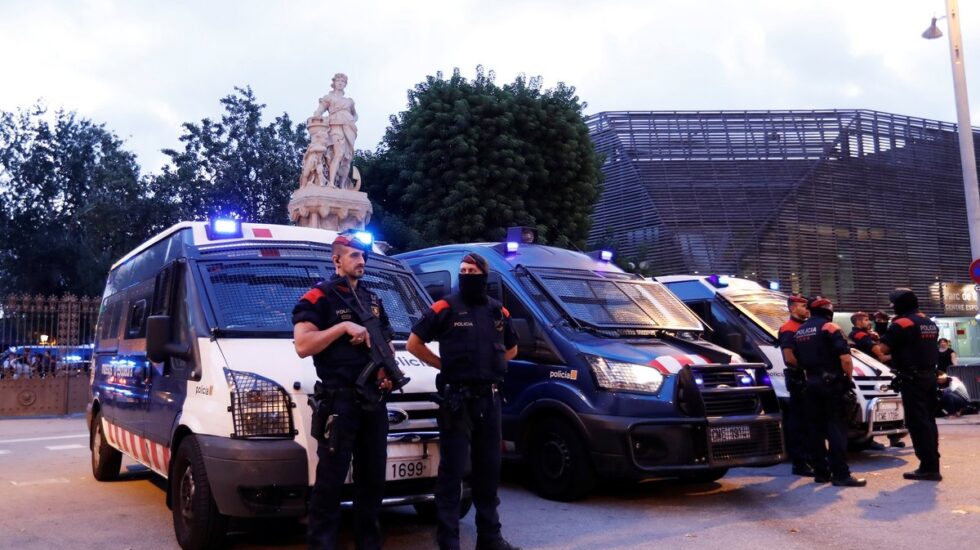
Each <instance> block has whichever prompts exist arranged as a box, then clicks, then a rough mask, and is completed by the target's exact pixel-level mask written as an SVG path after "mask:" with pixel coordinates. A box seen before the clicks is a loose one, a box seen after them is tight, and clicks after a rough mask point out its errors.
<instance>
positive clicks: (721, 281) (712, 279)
mask: <svg viewBox="0 0 980 550" xmlns="http://www.w3.org/2000/svg"><path fill="white" fill-rule="evenodd" d="M708 282H709V283H711V285H712V286H714V287H717V288H724V287H726V286H728V284H729V283H731V282H732V278H731V277H729V276H728V275H709V276H708Z"/></svg>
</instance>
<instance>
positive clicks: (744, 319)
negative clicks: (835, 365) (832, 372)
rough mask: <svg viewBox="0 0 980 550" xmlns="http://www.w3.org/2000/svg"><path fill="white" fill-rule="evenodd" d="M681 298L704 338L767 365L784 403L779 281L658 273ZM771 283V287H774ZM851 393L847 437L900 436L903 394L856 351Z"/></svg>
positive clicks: (880, 366)
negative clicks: (854, 408) (704, 330)
mask: <svg viewBox="0 0 980 550" xmlns="http://www.w3.org/2000/svg"><path fill="white" fill-rule="evenodd" d="M657 281H659V282H661V283H663V284H664V285H666V287H667V288H668V289H670V291H671V292H673V293H674V294H675V295H677V297H678V298H680V299H681V300H683V301H684V303H685V304H687V305H688V307H690V308H691V309H692V310H694V312H695V313H697V314H698V315H699V316H700V317H701V319H702V320H703V321H704V322H705V323H707V324H708V325H709V326H710V327H711V329H712V332H711V333H710V334H709V336H708V337H709V339H711V340H712V341H713V342H715V343H716V344H718V345H721V346H724V347H726V348H729V349H731V350H733V351H735V352H737V353H739V354H740V355H741V356H742V357H745V358H747V359H749V360H751V361H761V362H764V363H766V365H769V366H770V367H772V369H771V370H770V372H769V374H770V375H771V376H772V385H773V387H774V388H775V390H776V394H777V395H778V396H779V398H780V400H781V402H782V403H783V405H784V406H786V405H787V404H788V401H789V390H787V389H786V378H785V376H784V374H783V369H785V368H786V364H785V362H784V361H783V354H782V350H780V349H779V342H778V334H779V327H780V326H782V324H783V323H785V322H786V320H787V319H789V313H788V312H787V309H786V299H787V295H786V294H784V293H782V292H779V286H778V283H774V284H773V283H770V284H771V286H770V287H764V286H762V285H761V284H760V283H758V282H756V281H751V280H748V279H741V278H738V277H729V276H724V275H671V276H666V277H657ZM773 287H775V288H773ZM851 355H852V357H853V364H854V378H853V382H854V393H855V394H856V395H857V399H858V404H859V405H860V407H859V410H858V412H857V413H856V414H855V416H854V418H852V419H851V422H850V427H849V430H848V436H849V439H850V441H851V442H852V443H853V444H855V445H861V444H863V443H867V442H868V441H869V440H870V439H871V438H872V437H874V436H877V435H892V436H895V435H903V434H906V433H908V430H907V429H906V427H905V412H904V409H903V407H902V396H901V395H899V394H898V393H897V392H895V391H894V390H892V389H891V386H890V384H891V380H892V373H891V370H890V369H889V368H888V366H886V365H885V364H884V363H881V362H880V361H878V360H877V359H875V358H874V357H871V356H870V355H867V354H865V353H862V352H861V351H858V350H856V349H852V350H851Z"/></svg>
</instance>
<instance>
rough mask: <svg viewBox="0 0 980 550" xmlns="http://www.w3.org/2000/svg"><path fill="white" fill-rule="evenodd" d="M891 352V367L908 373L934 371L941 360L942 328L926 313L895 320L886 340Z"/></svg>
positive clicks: (883, 338)
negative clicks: (940, 335) (939, 343)
mask: <svg viewBox="0 0 980 550" xmlns="http://www.w3.org/2000/svg"><path fill="white" fill-rule="evenodd" d="M882 341H883V342H884V343H885V344H887V345H888V349H889V350H890V351H891V356H892V362H891V367H892V369H893V370H896V371H898V372H901V373H905V374H914V373H918V372H931V371H934V370H935V369H936V360H937V359H938V358H939V349H938V341H939V327H937V326H936V323H933V322H932V321H931V320H930V319H929V318H928V317H926V316H925V314H923V313H919V312H916V313H910V314H908V315H901V316H898V317H896V318H895V319H893V320H892V324H891V325H888V331H887V332H886V333H885V335H884V336H883V337H882Z"/></svg>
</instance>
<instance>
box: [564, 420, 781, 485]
mask: <svg viewBox="0 0 980 550" xmlns="http://www.w3.org/2000/svg"><path fill="white" fill-rule="evenodd" d="M580 418H581V419H582V422H583V424H584V428H585V430H586V432H587V437H588V440H589V446H590V447H591V449H592V458H593V462H594V464H595V466H596V469H597V471H598V472H599V474H600V475H604V476H609V477H619V478H633V479H644V478H654V477H672V476H678V475H684V474H689V473H696V472H698V471H704V470H711V469H717V468H736V467H746V466H753V467H759V466H771V465H773V464H778V463H780V462H782V461H783V460H785V458H786V450H785V447H784V445H783V436H782V416H781V415H779V414H772V415H764V416H731V417H724V418H665V419H650V418H624V417H618V416H600V415H581V416H580Z"/></svg>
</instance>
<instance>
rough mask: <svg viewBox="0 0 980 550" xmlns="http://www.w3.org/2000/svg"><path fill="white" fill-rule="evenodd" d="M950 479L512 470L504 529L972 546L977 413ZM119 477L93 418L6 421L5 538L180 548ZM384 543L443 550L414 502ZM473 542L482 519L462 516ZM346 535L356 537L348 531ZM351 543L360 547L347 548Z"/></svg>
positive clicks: (784, 544)
mask: <svg viewBox="0 0 980 550" xmlns="http://www.w3.org/2000/svg"><path fill="white" fill-rule="evenodd" d="M940 436H941V441H940V451H941V452H942V455H943V476H944V477H945V480H944V481H943V482H942V483H931V482H911V481H906V480H904V479H902V472H905V471H909V470H911V469H914V467H915V466H916V464H917V462H916V460H915V456H914V454H913V451H912V449H911V448H906V449H887V450H885V451H880V452H871V453H869V452H863V453H858V454H852V455H851V467H852V469H853V470H854V472H855V475H858V476H863V477H867V478H868V486H867V487H865V488H838V487H832V486H829V485H817V484H814V483H812V482H811V481H810V480H808V479H803V478H798V477H794V476H792V475H791V474H790V472H789V466H788V465H786V464H783V465H780V466H776V467H771V468H764V469H737V470H733V471H731V472H730V473H729V474H728V475H727V476H725V477H724V478H723V479H721V480H720V481H718V482H716V483H707V484H684V483H680V482H676V481H654V482H647V483H642V484H622V483H608V484H604V485H603V486H602V487H601V489H600V490H599V491H598V492H597V493H596V494H594V495H592V496H591V497H589V498H588V499H586V500H584V501H581V502H575V503H559V502H551V501H547V500H543V499H541V498H538V497H536V496H534V495H533V494H532V493H530V492H529V491H528V490H526V489H525V488H524V487H523V485H522V484H521V480H520V470H519V468H516V467H513V466H511V467H508V468H507V471H506V472H505V480H504V484H503V487H502V489H501V493H500V498H501V507H500V514H501V519H502V522H503V525H504V533H505V535H506V536H507V538H508V539H510V540H511V541H512V542H513V543H515V544H518V545H520V546H522V547H524V548H525V549H532V548H533V549H573V550H594V549H606V548H616V549H633V548H653V547H661V548H724V549H726V550H734V549H740V548H746V549H749V548H751V549H758V548H780V549H795V548H800V549H803V548H806V549H809V548H847V549H852V548H890V549H904V548H915V549H920V550H925V549H928V548H937V550H938V549H941V550H953V549H959V548H963V549H966V548H970V549H973V548H976V547H977V544H978V543H977V541H980V477H978V476H977V475H976V469H977V465H978V464H980V461H978V456H980V417H978V416H967V417H963V418H959V419H948V420H947V419H943V420H941V421H940ZM123 468H124V475H123V479H121V480H120V481H116V482H111V483H100V482H97V481H95V480H94V479H93V478H92V475H91V472H90V466H89V450H88V439H87V433H86V429H85V423H84V419H83V418H80V417H74V418H55V419H11V420H0V548H17V549H34V548H37V549H49V548H106V549H129V548H132V549H164V548H168V549H169V548H176V543H175V542H174V536H173V525H172V520H171V514H170V511H169V510H168V509H167V506H166V503H165V501H164V495H165V490H164V484H163V482H162V480H161V479H160V478H158V477H156V476H154V475H152V474H150V473H149V472H148V471H147V470H145V469H144V468H143V467H141V466H138V465H136V464H135V463H133V462H129V461H124V463H123ZM382 522H383V525H384V529H385V533H386V537H387V539H386V544H385V548H390V549H393V550H414V549H423V548H426V549H428V548H435V543H434V532H435V528H434V526H433V525H432V524H431V523H426V522H424V521H422V520H421V519H420V518H419V517H418V516H416V515H415V513H414V512H413V511H412V509H411V508H395V509H389V510H386V511H385V512H384V514H383V517H382ZM232 529H233V532H232V533H231V535H230V536H229V543H230V546H231V547H232V548H303V547H304V544H303V526H302V525H301V524H299V523H298V522H294V521H289V522H282V521H279V522H268V521H263V522H257V521H244V520H241V521H235V522H234V523H233V524H232ZM462 532H463V537H464V541H463V543H464V548H472V547H473V544H474V541H475V535H476V528H475V526H474V523H473V513H472V512H471V513H470V514H469V515H467V517H466V518H465V519H464V520H463V525H462ZM343 538H344V541H345V542H346V543H347V544H350V534H349V533H347V532H345V534H344V537H343ZM351 547H352V546H351Z"/></svg>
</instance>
